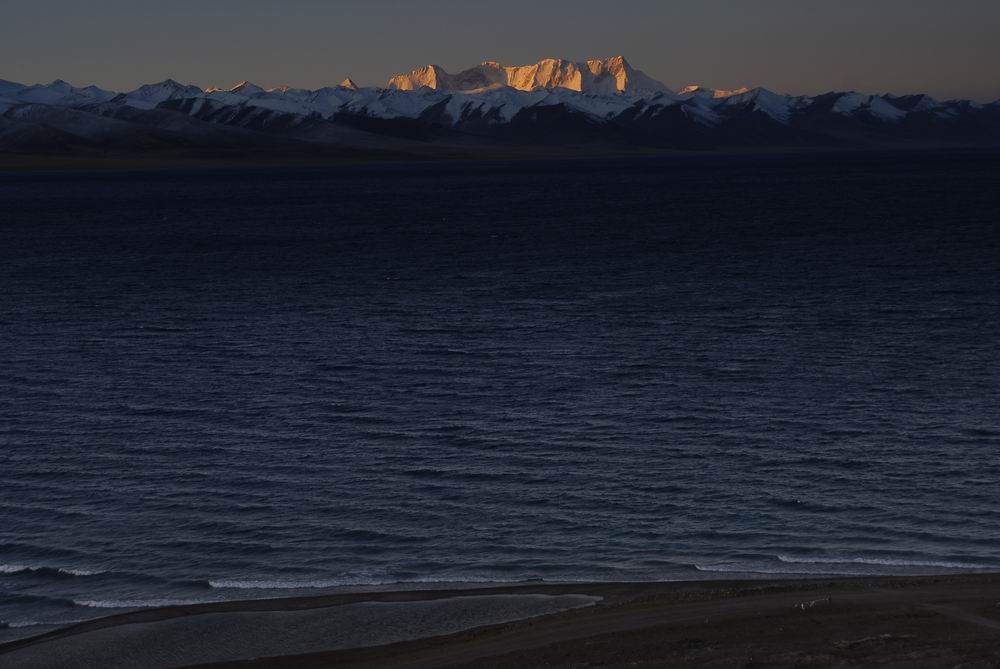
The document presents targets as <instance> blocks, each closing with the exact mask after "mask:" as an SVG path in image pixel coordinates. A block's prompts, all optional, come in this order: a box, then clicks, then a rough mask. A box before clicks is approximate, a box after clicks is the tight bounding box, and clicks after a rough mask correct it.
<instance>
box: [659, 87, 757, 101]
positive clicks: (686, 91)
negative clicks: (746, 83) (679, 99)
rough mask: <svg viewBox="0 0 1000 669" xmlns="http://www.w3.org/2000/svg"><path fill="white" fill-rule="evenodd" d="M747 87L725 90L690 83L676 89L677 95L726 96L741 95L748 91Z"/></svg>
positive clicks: (713, 97)
mask: <svg viewBox="0 0 1000 669" xmlns="http://www.w3.org/2000/svg"><path fill="white" fill-rule="evenodd" d="M749 92H750V89H749V88H746V87H744V88H737V89H734V90H731V91H725V90H721V89H718V88H705V87H704V86H699V85H697V84H692V85H690V86H685V87H684V88H682V89H681V90H679V91H677V94H678V95H682V96H688V97H693V96H695V95H697V96H700V97H707V98H712V99H715V98H728V97H732V96H734V95H742V94H744V93H749Z"/></svg>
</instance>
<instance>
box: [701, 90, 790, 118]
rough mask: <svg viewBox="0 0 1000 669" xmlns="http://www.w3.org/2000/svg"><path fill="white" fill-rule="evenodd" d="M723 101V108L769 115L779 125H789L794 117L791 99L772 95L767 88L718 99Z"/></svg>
mask: <svg viewBox="0 0 1000 669" xmlns="http://www.w3.org/2000/svg"><path fill="white" fill-rule="evenodd" d="M716 99H721V100H722V105H721V106H723V107H730V108H744V109H749V110H750V111H755V112H761V113H764V114H767V115H768V116H770V117H771V118H772V119H774V120H775V121H778V122H779V123H788V121H789V120H790V119H791V116H792V104H791V100H790V98H788V97H787V96H784V95H778V94H777V93H772V92H771V91H769V90H767V89H765V88H755V89H753V90H752V91H744V92H743V93H734V94H733V95H729V96H725V97H721V96H720V97H717V98H716Z"/></svg>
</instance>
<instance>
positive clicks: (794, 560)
mask: <svg viewBox="0 0 1000 669" xmlns="http://www.w3.org/2000/svg"><path fill="white" fill-rule="evenodd" d="M777 557H778V560H779V561H781V562H785V563H788V564H844V565H847V564H859V565H872V566H881V567H935V568H939V569H1000V566H997V565H988V564H975V563H972V562H952V561H945V560H941V561H939V560H905V559H902V558H874V557H855V558H834V557H798V556H792V555H779V556H777Z"/></svg>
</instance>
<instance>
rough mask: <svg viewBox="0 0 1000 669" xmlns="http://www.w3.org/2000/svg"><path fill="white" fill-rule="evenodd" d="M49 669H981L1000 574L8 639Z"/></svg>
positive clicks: (577, 587) (506, 595) (367, 600)
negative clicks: (619, 668)
mask: <svg viewBox="0 0 1000 669" xmlns="http://www.w3.org/2000/svg"><path fill="white" fill-rule="evenodd" d="M0 665H2V666H3V667H5V668H8V669H27V668H43V667H44V668H48V667H70V666H72V667H80V668H88V667H109V666H115V667H122V668H128V667H137V668H138V667H142V668H144V669H149V668H162V669H170V668H175V667H220V668H221V667H227V668H233V669H235V668H237V667H247V668H250V667H253V668H261V667H267V668H271V667H274V668H285V667H289V668H290V667H535V666H537V667H541V666H545V667H579V666H611V667H616V666H642V667H659V666H664V667H669V666H695V667H797V666H816V667H855V666H857V667H861V666H876V665H877V666H888V667H956V666H961V667H968V668H970V669H971V668H974V667H983V668H992V667H996V666H998V665H1000V575H974V576H973V575H967V576H939V577H917V578H914V577H908V578H864V579H811V580H794V581H792V580H777V581H716V582H686V583H680V582H675V583H588V584H582V583H575V584H565V585H555V584H526V585H518V586H514V587H496V588H477V589H475V590H434V591H400V592H370V593H355V594H341V595H328V596H320V597H299V598H288V599H271V600H258V601H239V602H225V603H218V604H210V605H198V606H181V607H169V608H163V609H152V610H146V611H137V612H132V613H127V614H122V615H116V616H111V617H107V618H102V619H99V620H94V621H89V622H87V623H83V624H79V625H76V626H73V627H69V628H65V629H61V630H57V631H54V632H50V633H47V634H45V635H42V636H39V637H34V638H30V639H24V640H20V641H17V642H13V643H10V644H6V645H4V646H0Z"/></svg>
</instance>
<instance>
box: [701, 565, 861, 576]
mask: <svg viewBox="0 0 1000 669" xmlns="http://www.w3.org/2000/svg"><path fill="white" fill-rule="evenodd" d="M694 568H695V569H697V570H698V571H702V572H712V573H721V574H764V575H774V576H858V573H857V572H856V571H836V570H831V569H795V570H789V569H788V568H787V567H785V568H782V567H780V566H777V567H768V566H763V565H755V564H744V563H735V562H730V563H725V562H723V563H719V564H696V565H694Z"/></svg>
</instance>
